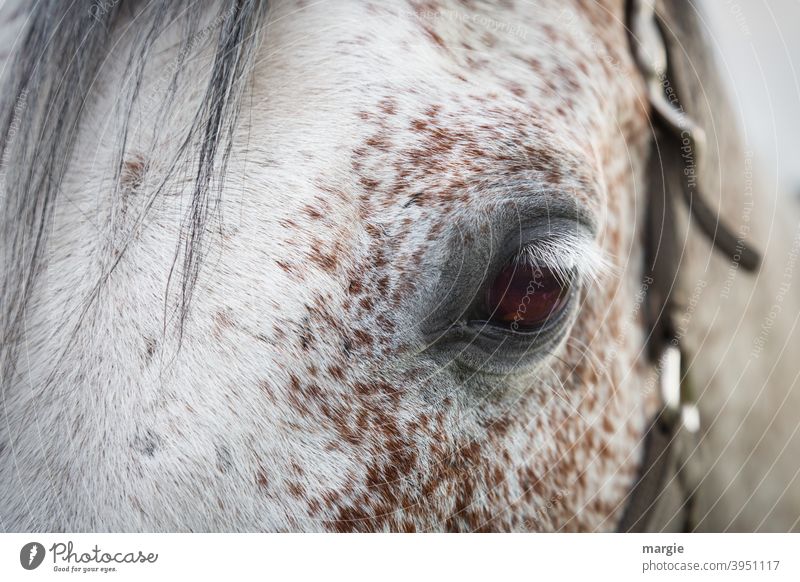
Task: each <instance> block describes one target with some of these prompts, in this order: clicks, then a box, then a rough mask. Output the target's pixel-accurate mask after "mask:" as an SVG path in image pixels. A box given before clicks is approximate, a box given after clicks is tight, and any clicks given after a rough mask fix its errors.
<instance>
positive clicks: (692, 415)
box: [658, 344, 700, 434]
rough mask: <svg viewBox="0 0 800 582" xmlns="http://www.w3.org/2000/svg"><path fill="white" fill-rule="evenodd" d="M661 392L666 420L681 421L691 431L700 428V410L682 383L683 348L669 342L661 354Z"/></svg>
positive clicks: (670, 421) (659, 364)
mask: <svg viewBox="0 0 800 582" xmlns="http://www.w3.org/2000/svg"><path fill="white" fill-rule="evenodd" d="M658 370H659V381H658V385H659V393H660V395H661V404H662V406H663V415H664V417H665V421H666V422H669V423H675V422H678V421H680V426H681V427H682V428H683V429H684V430H686V431H688V432H689V433H692V434H693V433H696V432H697V431H698V430H700V412H699V410H698V409H697V406H696V405H695V404H694V402H693V401H692V400H691V395H690V394H689V393H688V390H686V389H683V387H682V384H681V376H682V373H683V370H682V369H681V350H680V348H679V347H678V346H676V345H674V344H669V345H668V346H667V347H666V348H664V351H663V352H662V354H661V358H660V359H659V362H658Z"/></svg>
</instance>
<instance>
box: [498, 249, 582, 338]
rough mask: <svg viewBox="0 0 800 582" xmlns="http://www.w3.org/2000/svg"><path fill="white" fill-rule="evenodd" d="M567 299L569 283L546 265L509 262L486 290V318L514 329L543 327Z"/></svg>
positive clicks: (561, 309) (562, 307)
mask: <svg viewBox="0 0 800 582" xmlns="http://www.w3.org/2000/svg"><path fill="white" fill-rule="evenodd" d="M568 299H569V283H568V282H566V281H564V278H563V277H559V276H558V275H557V274H556V273H554V272H553V271H552V270H550V269H548V268H546V267H539V266H536V265H529V264H524V263H519V262H515V263H511V264H509V265H508V266H506V267H505V268H504V269H503V270H502V271H500V273H499V274H498V275H497V276H496V277H495V279H494V281H492V283H491V284H490V285H489V287H488V289H487V290H486V297H485V301H484V309H485V311H486V315H487V319H488V321H489V322H491V323H493V324H495V325H497V326H501V327H507V328H510V329H512V330H514V331H518V330H520V331H532V330H536V329H539V328H542V327H543V326H544V325H545V324H546V323H547V322H548V321H549V320H550V319H551V318H555V317H557V316H558V315H559V314H560V313H561V312H562V311H563V309H564V307H565V306H566V304H567V301H568Z"/></svg>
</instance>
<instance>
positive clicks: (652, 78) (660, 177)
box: [617, 0, 760, 532]
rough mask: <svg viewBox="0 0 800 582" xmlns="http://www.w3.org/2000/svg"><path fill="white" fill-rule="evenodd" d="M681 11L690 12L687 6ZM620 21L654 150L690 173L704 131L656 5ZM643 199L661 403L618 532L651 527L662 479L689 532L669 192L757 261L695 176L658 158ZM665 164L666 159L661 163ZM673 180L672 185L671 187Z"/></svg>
mask: <svg viewBox="0 0 800 582" xmlns="http://www.w3.org/2000/svg"><path fill="white" fill-rule="evenodd" d="M686 9H689V8H688V7H686ZM627 21H628V30H629V33H630V34H629V36H630V42H631V50H632V52H633V55H634V58H635V61H636V64H637V66H638V67H639V70H640V72H641V73H642V75H643V76H644V78H645V81H646V83H647V95H648V99H649V102H650V106H651V108H652V116H653V125H654V127H655V128H656V135H657V139H658V140H659V143H660V145H661V147H660V150H661V152H662V153H666V156H673V160H674V159H677V160H681V159H682V158H681V150H682V148H683V150H684V151H686V148H687V146H688V148H689V151H690V152H691V153H692V154H693V155H692V157H691V159H692V160H693V163H694V168H695V172H696V169H697V168H699V167H700V163H699V160H700V158H701V157H702V156H703V155H704V154H705V151H706V149H705V133H704V132H703V129H702V128H701V127H700V126H698V125H697V124H696V123H695V122H694V121H693V120H692V119H691V118H690V117H689V116H688V115H687V114H686V113H685V112H684V111H683V109H682V107H681V106H680V103H679V102H678V99H677V93H676V88H675V87H674V86H673V85H672V83H671V76H670V74H669V73H670V70H669V61H668V49H667V43H666V41H665V38H664V35H663V31H662V29H661V26H660V23H659V19H658V16H657V14H656V9H655V0H628V4H627ZM651 162H652V163H651V167H650V176H649V177H650V178H651V179H652V180H653V181H654V182H655V183H653V184H650V193H649V199H648V201H647V206H648V208H647V224H646V228H647V238H646V241H645V244H646V261H647V263H646V267H645V273H646V279H645V281H646V283H647V293H646V297H645V301H646V303H645V306H646V309H645V315H646V319H647V325H648V328H649V329H648V331H649V336H648V357H649V359H650V361H651V363H652V364H654V365H655V366H656V371H657V373H658V375H659V389H660V397H661V408H660V410H659V412H658V413H657V414H656V415H655V417H654V418H653V419H652V420H651V422H650V425H649V427H648V430H647V434H646V436H645V451H644V459H643V462H642V465H641V468H640V472H639V478H638V479H637V481H636V483H635V484H634V486H633V489H632V490H631V492H630V494H629V496H628V504H627V506H626V508H625V511H624V514H623V517H622V520H621V521H620V523H619V524H618V528H617V529H618V531H631V532H636V531H652V530H653V529H656V528H657V527H658V526H656V525H655V524H654V523H653V517H654V515H655V514H656V513H657V507H658V506H659V504H660V501H661V498H662V497H664V493H665V488H666V485H667V483H668V482H670V481H672V482H674V483H676V484H677V485H678V486H680V487H681V488H682V489H683V492H682V495H681V497H682V500H679V501H680V506H681V507H680V508H679V511H680V510H681V509H682V511H683V513H684V516H683V523H682V529H684V530H690V529H691V524H690V520H691V501H692V497H691V495H692V493H693V492H692V491H686V490H687V489H688V487H687V486H686V484H685V483H684V480H683V474H682V473H681V470H680V468H676V467H675V465H676V464H677V463H676V461H677V459H676V458H675V457H676V455H675V454H674V453H675V451H674V448H675V447H674V443H675V441H676V440H677V439H678V436H679V434H680V433H681V432H683V431H686V432H696V431H697V430H699V426H700V422H699V413H698V412H697V409H696V408H695V407H694V404H693V403H692V400H691V397H690V395H689V394H688V390H686V386H685V382H682V378H684V379H685V374H684V370H683V369H682V367H681V346H680V341H679V337H678V335H677V333H676V327H675V321H674V317H675V316H674V313H675V301H674V298H673V289H674V288H675V287H677V280H678V275H679V270H680V264H679V260H680V253H678V252H675V251H676V242H677V240H676V226H677V216H676V211H675V204H676V202H675V201H674V198H675V197H676V196H675V194H673V192H674V190H675V189H676V187H677V189H679V190H681V194H680V195H679V196H678V197H679V198H681V199H682V200H683V201H684V203H685V204H687V206H688V208H689V211H690V214H691V216H692V217H693V218H694V219H695V224H696V225H697V226H698V227H699V228H700V230H701V231H702V232H703V234H704V235H705V236H706V237H707V238H708V239H709V240H710V241H711V243H712V245H713V246H714V248H715V249H717V250H718V251H720V252H721V253H722V254H724V255H725V256H727V257H728V258H729V259H730V260H731V261H735V262H738V264H739V266H740V267H742V268H743V269H745V270H747V271H754V270H756V269H757V268H758V265H759V263H760V256H759V254H758V253H757V252H756V251H755V250H753V249H752V248H750V247H748V246H747V245H746V244H745V243H744V241H742V240H740V239H738V238H737V237H736V235H735V234H734V233H733V232H732V231H731V230H730V229H729V228H728V227H726V226H725V225H724V224H722V223H721V222H720V221H719V217H718V216H717V215H716V214H715V212H714V211H713V210H712V208H711V207H710V206H709V205H708V204H707V203H706V201H705V200H704V199H703V196H702V193H701V192H700V191H699V180H697V176H696V175H695V179H694V180H691V179H690V178H689V177H688V176H687V175H685V173H684V172H683V171H682V170H681V169H680V168H679V166H674V161H673V162H672V164H673V167H671V168H670V167H669V165H667V167H664V164H663V160H659V159H658V158H656V157H655V156H653V159H652V160H651ZM667 164H669V162H667ZM676 182H679V184H677V185H676Z"/></svg>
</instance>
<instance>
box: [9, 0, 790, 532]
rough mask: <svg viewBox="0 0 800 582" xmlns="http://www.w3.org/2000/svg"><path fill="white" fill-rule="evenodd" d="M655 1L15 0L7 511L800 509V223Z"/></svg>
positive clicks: (270, 519) (504, 520) (678, 521)
mask: <svg viewBox="0 0 800 582" xmlns="http://www.w3.org/2000/svg"><path fill="white" fill-rule="evenodd" d="M28 4H31V5H28ZM639 4H641V6H637V5H639ZM650 4H651V3H648V2H639V3H637V2H632V1H624V0H559V1H558V2H555V1H551V0H538V1H536V2H528V1H523V0H503V1H499V2H482V1H478V0H460V1H457V0H408V1H403V2H383V1H380V0H347V1H345V0H342V1H329V2H308V1H307V0H276V1H274V2H269V3H267V2H264V1H261V0H238V1H237V2H223V1H216V2H215V1H211V0H208V1H202V2H188V1H182V0H181V1H174V0H173V1H169V2H168V1H166V0H150V1H148V2H140V1H135V0H93V1H92V2H88V1H87V2H85V3H66V2H59V1H57V0H41V1H39V2H37V3H24V2H19V3H7V5H6V6H5V7H4V9H3V16H2V22H3V25H2V29H3V33H2V39H3V41H2V46H3V55H4V67H3V75H4V82H3V95H2V108H0V112H2V135H3V142H2V149H1V150H0V159H2V186H3V188H2V193H3V194H2V202H0V203H1V204H2V228H1V229H0V230H2V237H3V239H2V240H3V243H2V272H3V281H2V294H3V295H2V297H3V301H2V320H1V321H2V334H3V335H2V338H3V346H2V360H0V362H2V422H0V482H2V486H0V529H2V530H3V531H125V532H128V531H182V532H184V531H185V532H193V531H239V532H244V531H294V532H304V531H330V532H357V531H358V532H363V531H369V532H374V531H399V532H414V531H450V532H461V531H534V532H546V531H562V532H568V531H615V530H617V531H633V530H643V529H646V530H653V531H661V530H681V529H684V530H690V531H725V530H737V531H756V530H771V531H789V530H798V529H799V528H798V520H800V517H799V516H800V483H798V480H797V475H798V469H797V467H798V465H797V461H796V459H797V458H798V455H797V453H798V450H799V449H800V438H798V437H797V434H796V433H797V427H798V425H797V423H796V415H795V414H794V413H793V412H792V411H793V410H797V406H798V404H800V402H798V399H800V390H798V381H797V380H798V376H797V365H796V362H794V361H792V356H793V354H794V353H795V352H796V349H794V350H793V347H794V348H796V347H797V345H798V339H800V334H799V333H798V331H797V325H796V324H797V316H798V314H800V303H798V299H800V298H799V297H798V294H797V290H796V287H794V286H792V281H791V279H792V274H793V269H794V266H795V264H796V259H797V254H798V244H797V243H798V240H800V239H798V235H797V232H798V224H800V223H798V220H797V218H796V217H795V215H794V214H792V213H793V212H794V211H795V209H789V208H783V207H781V206H780V205H779V203H778V196H777V194H775V195H773V194H772V193H771V192H770V191H769V190H766V189H764V188H763V187H762V186H760V185H758V184H761V183H764V184H766V183H768V176H767V177H766V178H763V177H762V174H760V173H759V172H760V170H759V168H758V163H757V161H758V160H757V158H756V154H754V153H753V152H751V151H749V150H748V149H747V144H746V139H743V134H742V131H741V129H740V126H741V125H742V121H743V120H742V116H741V112H739V111H737V110H736V108H735V106H734V102H733V101H732V100H731V99H730V97H729V90H728V87H727V86H726V85H725V77H724V74H723V73H724V68H722V67H720V66H719V64H718V60H717V58H716V56H715V53H714V47H713V46H712V45H711V43H710V38H711V37H710V36H709V33H708V30H707V28H706V24H705V21H704V19H703V16H702V13H701V12H698V11H697V9H695V7H694V6H693V5H692V4H691V3H689V2H683V1H682V2H658V3H656V6H655V7H653V6H652V5H650ZM653 8H655V12H653ZM637 15H639V16H641V17H642V18H643V19H644V20H642V22H641V23H639V24H637V22H638V21H637V20H636V18H637ZM642 15H643V16H642ZM645 17H647V18H645ZM661 53H663V54H661ZM659 55H660V56H662V57H665V58H666V61H664V62H662V63H660V64H659V65H658V66H655V65H653V63H656V62H657V61H658V60H659ZM662 60H663V59H662ZM651 65H652V66H651ZM648 67H649V68H648ZM678 113H679V114H680V115H679V116H678V117H679V121H678V122H676V123H677V125H675V126H674V127H672V126H670V125H669V123H668V122H669V120H670V119H671V117H670V116H671V115H672V114H676V115H677V114H678ZM701 131H702V135H705V136H706V139H705V140H704V141H703V140H702V139H700V138H699V137H698V136H700V135H701V133H700V132H701ZM701 145H702V147H700V146H701ZM688 188H694V189H695V191H696V193H695V194H693V195H692V196H693V197H690V198H689V201H690V205H689V206H687V205H685V204H682V203H680V202H678V200H680V199H682V196H683V194H681V192H686V191H688V190H687V189H688ZM676 192H677V194H676ZM703 205H705V206H703ZM703 208H705V210H707V211H708V212H710V215H709V214H708V212H706V214H702V213H698V211H697V209H703ZM703 216H705V219H703V218H702V217H703ZM709 216H711V219H709ZM698 223H700V224H701V227H702V228H701V229H698V228H695V227H696V226H697V225H698ZM702 231H705V233H706V234H707V235H708V236H704V235H703V232H702ZM793 233H794V234H793ZM726 234H727V237H728V239H729V240H728V244H719V243H718V242H717V241H718V240H720V237H723V235H726ZM723 238H724V237H723ZM753 241H754V242H755V243H756V244H755V245H754V246H755V247H758V249H759V250H760V251H761V252H762V263H761V265H760V267H759V269H758V272H757V274H756V275H754V276H750V275H749V274H747V273H746V272H745V271H746V269H745V268H744V267H743V266H742V265H745V267H746V266H747V265H746V263H747V262H748V261H746V260H745V259H744V258H746V257H748V256H750V257H751V258H752V256H753V254H752V253H750V254H748V252H749V246H750V244H751V242H753ZM715 247H723V249H722V250H724V251H725V252H724V253H720V252H717V251H716V250H715ZM726 255H727V256H726ZM743 257H744V258H743ZM749 262H750V263H753V264H751V265H749V266H750V267H753V266H754V263H755V261H753V260H751V261H749ZM664 265H667V266H668V268H666V269H664V268H662V267H663V266H664ZM656 267H658V268H656ZM666 315H669V318H667V317H666ZM667 324H668V325H667ZM664 354H668V355H669V356H668V357H666V356H664ZM676 354H677V356H680V357H677V359H676ZM662 356H664V357H662ZM690 380H691V383H690V382H689V381H690ZM662 386H665V387H666V388H665V390H673V393H672V396H669V397H667V396H665V393H664V391H662V390H661V388H660V387H662ZM690 386H691V388H692V389H691V390H689V387H690ZM675 389H679V392H680V394H679V396H678V399H679V403H678V404H679V408H677V409H676V408H675V407H674V406H672V407H671V408H670V409H669V410H667V407H666V405H665V403H666V402H667V401H668V400H669V399H670V398H673V397H674V396H675V393H674V390H675ZM672 404H674V402H673V403H672ZM676 410H678V412H677V413H676ZM667 412H670V416H669V418H673V419H677V420H675V421H674V422H673V423H671V424H670V425H669V426H668V432H667V439H666V441H667V442H666V444H664V443H663V442H662V444H661V445H659V446H656V445H651V443H653V442H656V443H657V442H659V441H658V439H657V438H656V437H655V436H653V435H656V434H657V431H658V430H661V428H659V427H662V428H663V427H664V426H666V425H665V422H664V420H663V419H665V418H667V414H666V413H667ZM692 425H695V426H692ZM698 426H699V429H698ZM673 429H674V430H673ZM693 431H694V432H693ZM663 440H664V439H662V441H663ZM667 460H669V462H667ZM656 474H657V475H659V479H658V481H657V483H656V484H655V488H654V487H646V486H645V485H644V484H645V483H652V481H648V479H649V477H648V476H652V475H656ZM648 489H655V493H652V492H651V493H647V490H648ZM634 506H636V507H637V509H632V507H634Z"/></svg>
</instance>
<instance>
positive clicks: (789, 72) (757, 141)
mask: <svg viewBox="0 0 800 582" xmlns="http://www.w3.org/2000/svg"><path fill="white" fill-rule="evenodd" d="M702 4H703V9H704V10H705V12H706V13H707V14H708V16H709V23H708V24H709V27H710V29H711V30H712V32H713V42H714V43H715V44H717V46H718V50H719V52H720V53H721V55H722V59H721V64H722V66H723V68H724V70H723V71H722V75H723V77H725V78H726V79H727V80H728V82H729V83H730V84H731V87H732V90H733V99H734V103H735V104H737V105H738V106H740V107H741V119H742V120H744V121H743V125H744V128H743V129H744V130H745V139H746V143H747V146H748V148H750V149H752V150H753V151H754V152H755V153H756V157H757V159H758V161H759V163H760V164H761V167H760V170H761V171H762V172H763V173H764V177H765V178H767V179H768V180H770V181H771V182H772V183H773V184H774V185H777V186H778V187H780V188H781V189H782V190H783V191H784V192H785V193H786V194H787V195H789V196H796V197H800V0H702Z"/></svg>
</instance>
